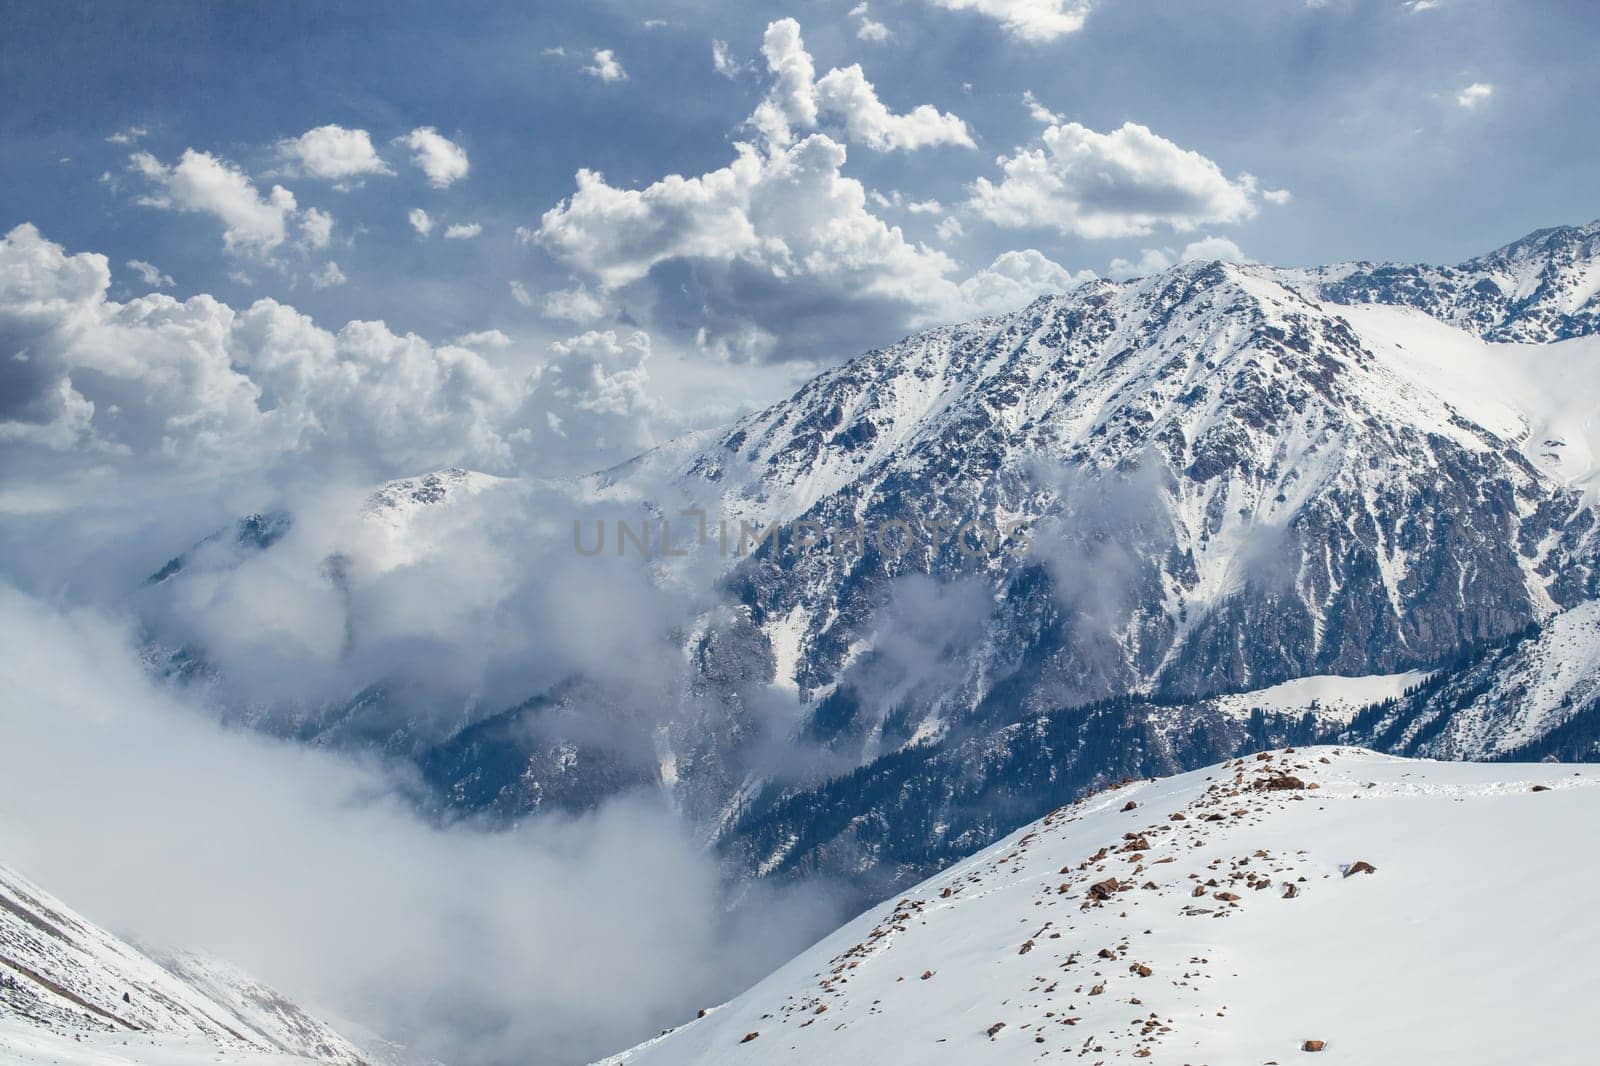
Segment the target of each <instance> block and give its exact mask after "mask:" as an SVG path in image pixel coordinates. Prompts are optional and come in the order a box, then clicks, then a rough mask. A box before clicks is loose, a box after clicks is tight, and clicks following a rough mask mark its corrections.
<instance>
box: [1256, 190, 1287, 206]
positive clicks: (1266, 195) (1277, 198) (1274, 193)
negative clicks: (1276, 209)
mask: <svg viewBox="0 0 1600 1066" xmlns="http://www.w3.org/2000/svg"><path fill="white" fill-rule="evenodd" d="M1261 198H1262V199H1263V200H1265V201H1266V202H1267V203H1269V204H1277V205H1278V206H1280V207H1281V206H1282V205H1284V204H1286V203H1288V202H1289V201H1290V200H1293V199H1294V194H1293V193H1291V192H1290V191H1289V190H1288V189H1262V190H1261Z"/></svg>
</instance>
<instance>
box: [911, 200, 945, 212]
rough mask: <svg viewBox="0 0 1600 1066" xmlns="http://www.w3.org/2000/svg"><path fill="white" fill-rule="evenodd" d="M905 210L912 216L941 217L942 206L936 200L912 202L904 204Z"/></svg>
mask: <svg viewBox="0 0 1600 1066" xmlns="http://www.w3.org/2000/svg"><path fill="white" fill-rule="evenodd" d="M906 210H907V211H909V212H911V213H912V214H913V215H942V214H944V205H943V204H941V203H940V202H939V201H938V200H912V201H911V202H910V203H908V204H906Z"/></svg>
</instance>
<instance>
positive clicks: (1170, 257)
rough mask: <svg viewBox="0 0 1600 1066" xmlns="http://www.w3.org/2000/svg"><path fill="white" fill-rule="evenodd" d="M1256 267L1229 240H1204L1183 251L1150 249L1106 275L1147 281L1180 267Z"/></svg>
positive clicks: (1115, 261)
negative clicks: (1216, 264)
mask: <svg viewBox="0 0 1600 1066" xmlns="http://www.w3.org/2000/svg"><path fill="white" fill-rule="evenodd" d="M1215 260H1221V261H1222V262H1224V263H1253V262H1255V260H1253V259H1251V258H1250V257H1249V256H1247V255H1245V254H1244V252H1243V251H1242V250H1241V249H1240V248H1239V246H1238V245H1237V244H1235V243H1234V242H1233V241H1231V240H1229V239H1228V238H1226V237H1201V238H1200V239H1199V240H1197V241H1190V242H1189V243H1188V244H1186V245H1184V246H1183V251H1181V252H1178V251H1174V250H1173V249H1171V248H1146V249H1145V250H1144V251H1142V252H1140V253H1139V258H1138V259H1133V260H1129V259H1113V260H1112V261H1111V266H1110V267H1109V268H1108V269H1107V271H1106V273H1107V274H1108V275H1109V276H1110V277H1113V278H1118V279H1122V278H1136V277H1147V276H1148V275H1150V274H1159V273H1161V271H1163V270H1166V269H1168V268H1169V267H1171V266H1173V265H1175V264H1177V263H1196V262H1205V263H1209V262H1213V261H1215Z"/></svg>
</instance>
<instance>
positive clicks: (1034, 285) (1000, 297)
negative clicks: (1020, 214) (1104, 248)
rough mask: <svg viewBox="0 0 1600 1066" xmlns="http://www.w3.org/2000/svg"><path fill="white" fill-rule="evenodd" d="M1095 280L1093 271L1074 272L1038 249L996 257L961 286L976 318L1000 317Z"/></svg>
mask: <svg viewBox="0 0 1600 1066" xmlns="http://www.w3.org/2000/svg"><path fill="white" fill-rule="evenodd" d="M1093 280H1095V273H1094V271H1092V270H1080V271H1078V272H1077V273H1073V272H1072V271H1070V270H1068V269H1067V268H1066V267H1064V266H1062V265H1061V264H1060V263H1057V262H1055V261H1053V260H1051V259H1049V258H1048V257H1047V256H1045V254H1044V253H1043V252H1041V251H1039V250H1038V249H1036V248H1027V249H1023V250H1022V251H1011V252H1002V253H1001V254H1000V255H999V256H997V257H995V261H994V262H993V263H990V264H989V265H988V266H986V267H984V268H983V269H982V270H980V271H978V272H977V273H976V274H973V275H972V276H971V277H970V278H968V279H967V280H965V281H963V282H962V283H961V296H962V299H963V300H965V301H966V304H967V306H968V308H969V309H970V311H971V313H972V314H973V315H998V314H1003V313H1005V312H1007V311H1015V310H1017V309H1018V308H1019V307H1024V306H1026V305H1027V304H1028V303H1029V302H1030V301H1032V300H1034V299H1036V298H1038V297H1040V296H1045V295H1048V294H1051V293H1059V292H1066V291H1068V290H1069V289H1075V288H1077V287H1078V286H1079V285H1082V284H1083V283H1084V282H1087V281H1093Z"/></svg>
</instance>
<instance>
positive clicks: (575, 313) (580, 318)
mask: <svg viewBox="0 0 1600 1066" xmlns="http://www.w3.org/2000/svg"><path fill="white" fill-rule="evenodd" d="M544 313H545V317H546V318H555V319H560V320H562V321H565V322H578V323H584V322H595V321H598V320H599V319H601V318H604V317H605V314H606V304H605V301H604V300H602V299H600V297H598V296H596V295H595V294H594V293H592V292H590V291H589V290H588V289H586V288H584V287H583V286H582V285H574V286H573V287H572V288H570V289H557V290H556V291H555V292H552V293H550V294H549V295H548V296H546V297H545V298H544Z"/></svg>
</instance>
